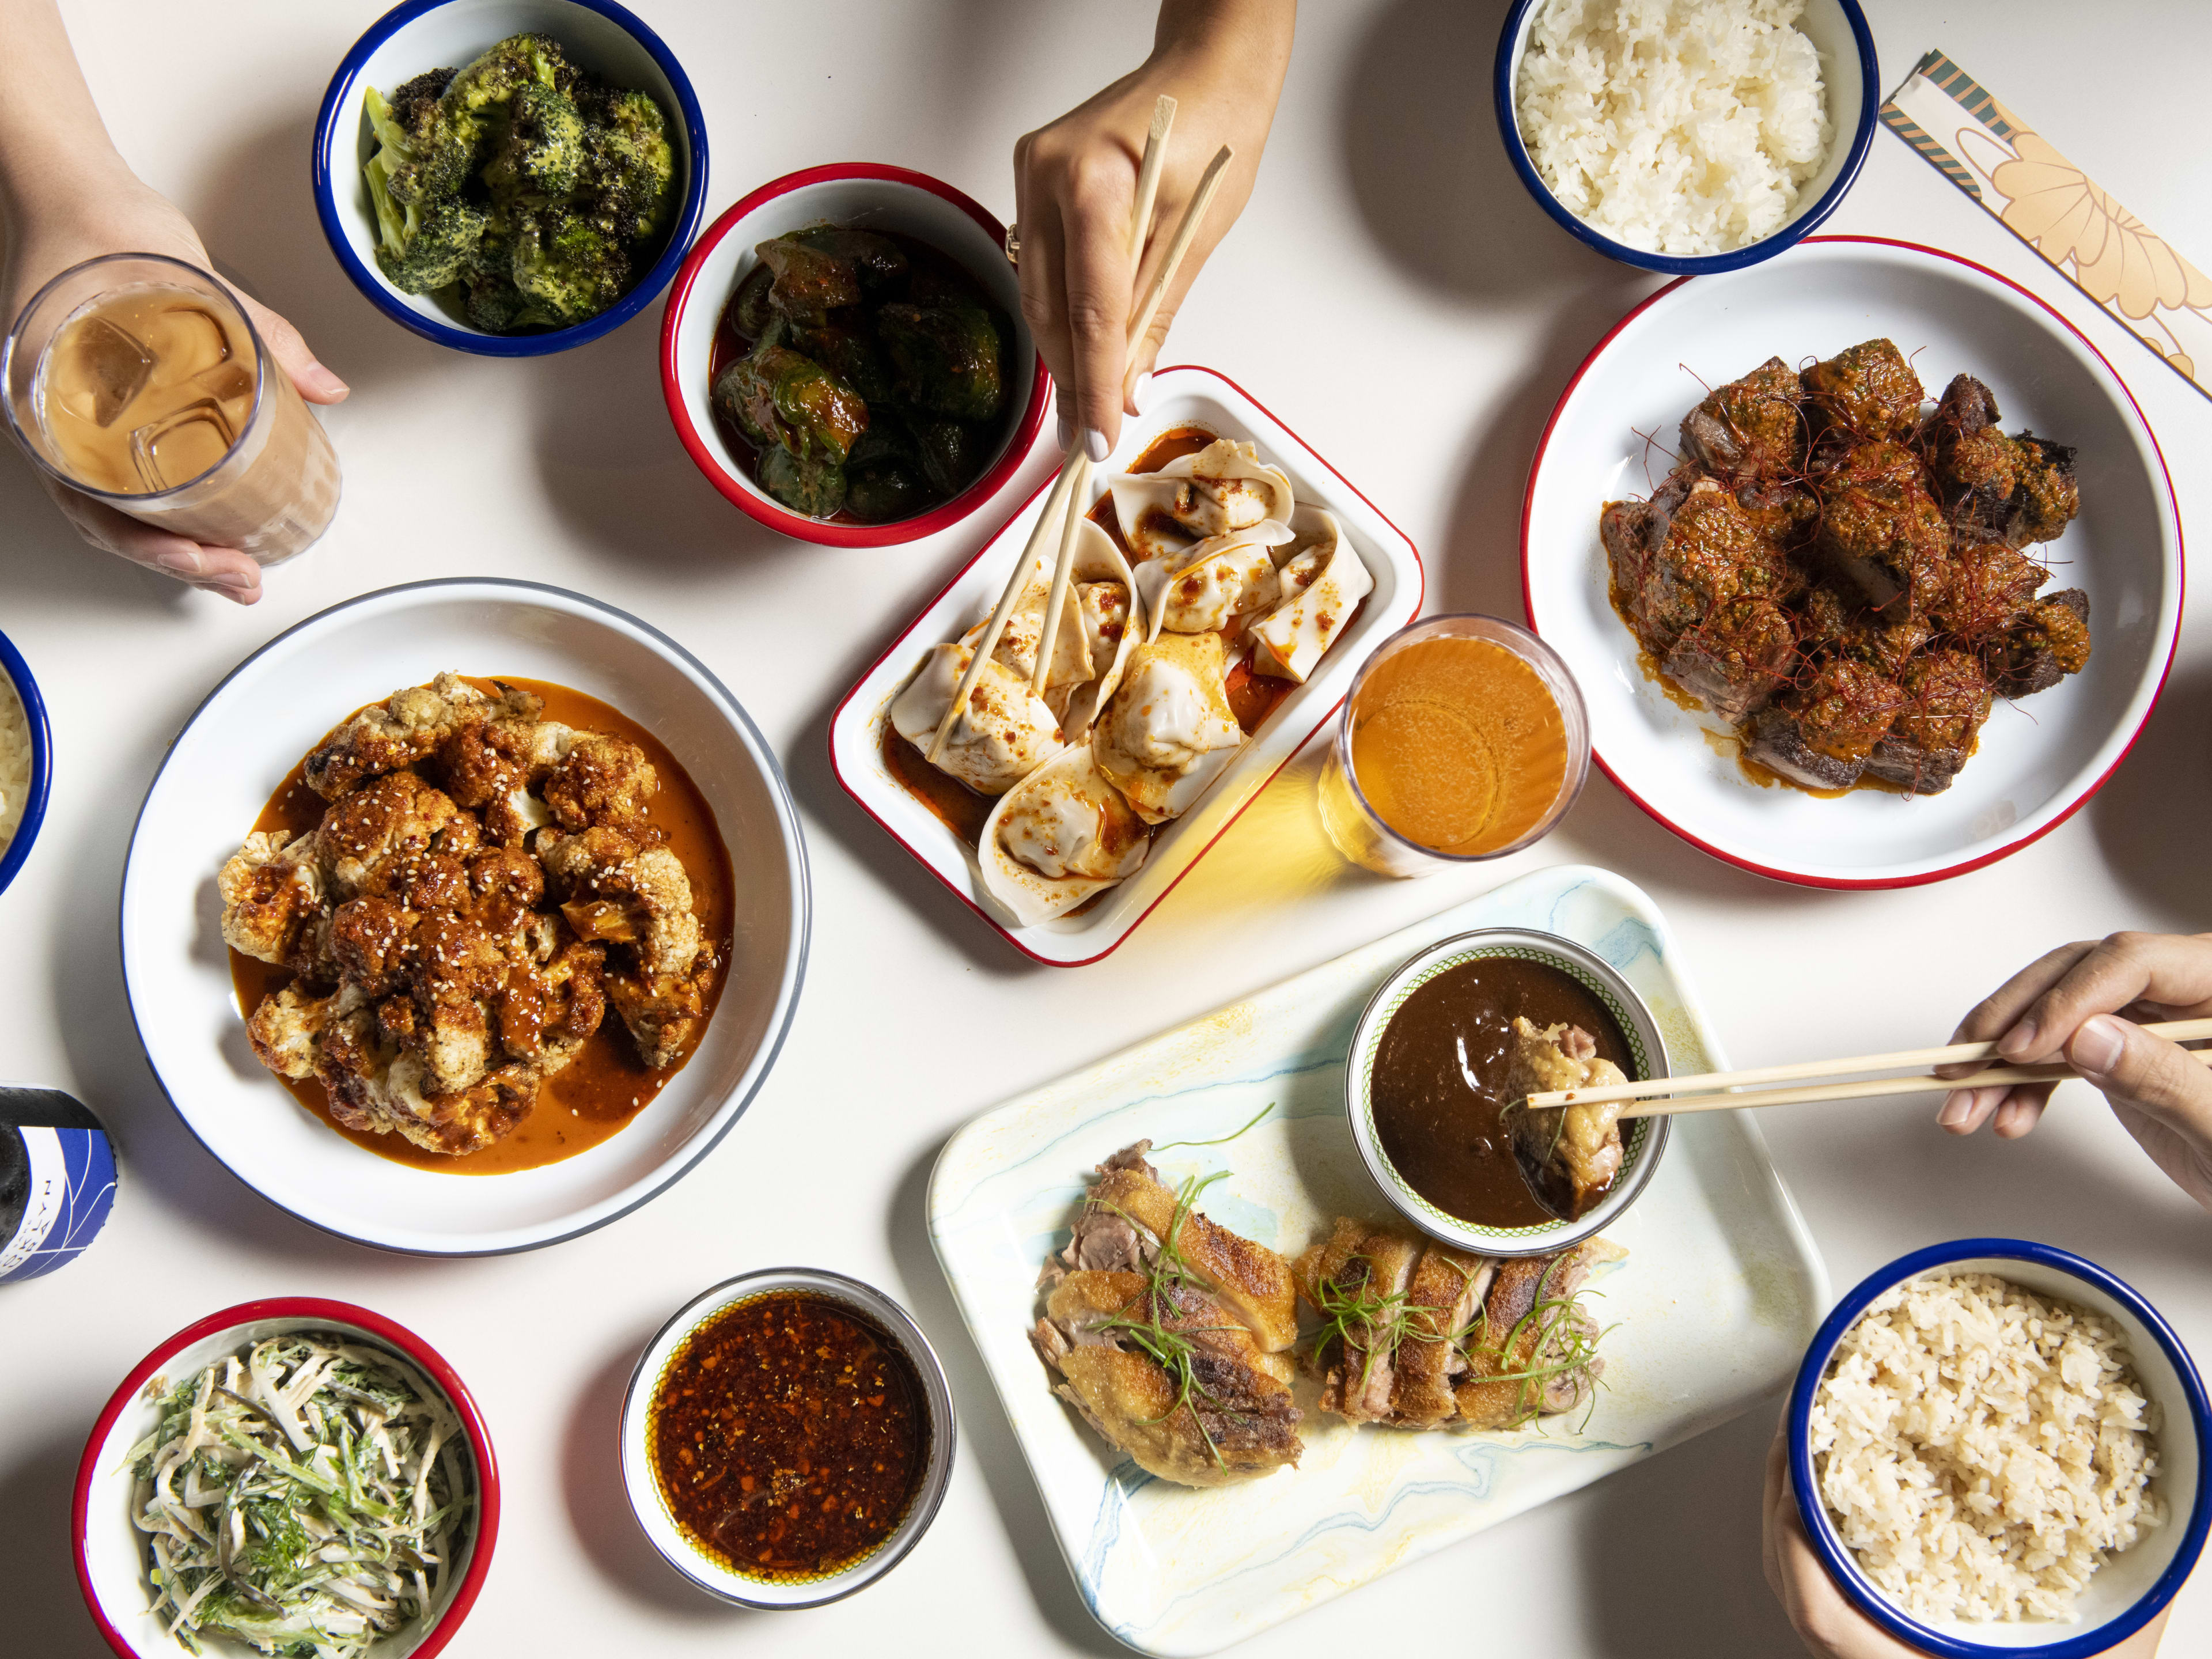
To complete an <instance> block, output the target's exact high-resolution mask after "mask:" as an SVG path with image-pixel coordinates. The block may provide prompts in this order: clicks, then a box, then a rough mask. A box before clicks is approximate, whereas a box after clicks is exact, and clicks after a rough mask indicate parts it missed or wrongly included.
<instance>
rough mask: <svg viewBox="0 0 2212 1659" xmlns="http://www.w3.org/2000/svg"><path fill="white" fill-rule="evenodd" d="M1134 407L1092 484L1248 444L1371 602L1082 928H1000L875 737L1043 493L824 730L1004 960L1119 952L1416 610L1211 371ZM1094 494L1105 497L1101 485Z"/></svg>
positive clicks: (992, 581) (1341, 513)
mask: <svg viewBox="0 0 2212 1659" xmlns="http://www.w3.org/2000/svg"><path fill="white" fill-rule="evenodd" d="M1145 404H1146V407H1145V413H1144V416H1142V418H1140V419H1137V420H1130V421H1124V422H1122V423H1121V442H1120V444H1119V446H1118V447H1116V448H1115V452H1114V453H1113V454H1112V455H1110V456H1109V457H1108V458H1107V460H1106V464H1105V466H1104V469H1103V471H1107V472H1115V471H1121V469H1122V468H1124V467H1127V465H1129V463H1130V462H1131V461H1133V460H1134V459H1136V458H1137V457H1138V456H1139V455H1140V454H1142V453H1144V450H1145V448H1146V446H1147V445H1148V444H1150V443H1151V442H1152V440H1153V439H1154V438H1156V437H1158V435H1160V434H1161V433H1163V432H1165V431H1168V430H1170V428H1175V427H1179V426H1188V425H1191V424H1194V423H1195V424H1197V425H1200V426H1203V427H1206V428H1209V429H1210V430H1212V431H1213V432H1215V433H1217V434H1218V435H1220V436H1222V437H1225V438H1237V439H1241V440H1243V441H1249V442H1251V443H1254V444H1256V445H1258V446H1259V449H1260V454H1261V459H1263V460H1267V461H1270V462H1273V464H1274V465H1277V466H1279V467H1281V468H1282V469H1283V471H1285V472H1287V473H1289V474H1290V477H1291V485H1292V487H1293V488H1294V489H1296V491H1297V498H1298V500H1299V501H1304V502H1310V503H1312V504H1314V505H1316V506H1319V507H1327V508H1328V510H1329V511H1330V512H1332V513H1334V514H1336V517H1337V520H1338V522H1339V523H1340V525H1341V526H1342V527H1343V530H1344V534H1345V538H1346V541H1347V543H1348V544H1350V545H1351V546H1352V548H1353V549H1354V550H1356V551H1357V552H1358V554H1359V556H1360V557H1361V558H1362V559H1364V561H1366V564H1367V568H1368V571H1369V573H1370V574H1371V575H1373V577H1374V578H1375V590H1374V592H1372V593H1370V594H1369V595H1368V598H1367V601H1366V606H1365V608H1364V610H1363V611H1361V612H1360V613H1359V616H1358V620H1356V621H1355V622H1354V623H1352V626H1351V627H1350V628H1348V629H1346V630H1345V632H1344V634H1343V635H1342V636H1341V637H1340V638H1339V639H1338V640H1337V641H1336V643H1335V644H1334V645H1333V646H1331V647H1329V651H1328V655H1327V656H1326V657H1324V658H1322V661H1321V665H1320V666H1319V667H1318V668H1316V670H1315V671H1314V673H1313V677H1312V678H1310V679H1309V680H1308V681H1307V682H1306V683H1305V684H1304V685H1302V686H1300V687H1298V688H1297V690H1295V691H1293V692H1291V694H1290V696H1287V697H1285V698H1284V699H1283V701H1282V702H1280V703H1279V704H1278V705H1277V706H1276V708H1275V710H1274V712H1273V714H1269V715H1268V717H1267V720H1265V721H1264V722H1262V724H1261V726H1260V729H1259V730H1258V731H1257V732H1254V733H1253V734H1252V737H1251V738H1250V740H1249V741H1248V742H1247V743H1246V744H1245V745H1244V747H1243V749H1242V750H1238V751H1237V758H1236V760H1235V761H1234V762H1233V763H1231V764H1230V766H1229V767H1227V768H1226V769H1225V770H1224V771H1223V772H1222V774H1221V775H1220V776H1219V777H1218V778H1216V779H1215V780H1214V781H1213V783H1212V787H1209V788H1208V789H1207V790H1206V793H1204V794H1203V795H1201V796H1200V797H1199V799H1198V804H1197V805H1195V806H1194V807H1192V808H1191V810H1190V811H1188V812H1187V813H1185V814H1184V815H1183V816H1182V817H1180V818H1178V819H1176V821H1175V822H1174V823H1171V824H1170V825H1169V826H1168V827H1167V828H1166V829H1164V830H1162V831H1161V832H1160V834H1159V836H1158V838H1156V839H1155V840H1154V841H1153V842H1152V851H1151V853H1150V854H1148V855H1147V856H1146V860H1145V865H1144V867H1143V868H1142V869H1140V870H1139V871H1138V872H1137V873H1136V874H1135V875H1133V876H1132V877H1130V878H1128V879H1127V881H1125V882H1122V883H1121V884H1120V885H1119V886H1116V887H1112V888H1109V889H1108V890H1106V891H1105V892H1104V893H1103V895H1101V896H1100V897H1099V898H1098V899H1097V901H1096V902H1094V903H1093V904H1092V905H1091V908H1089V909H1088V910H1085V911H1084V912H1083V913H1081V914H1080V915H1070V916H1063V917H1060V919H1059V920H1058V921H1048V922H1046V923H1043V924H1042V925H1041V926H1038V927H1008V926H1007V925H1006V923H1005V921H1003V920H1001V918H1000V916H999V915H997V914H996V913H995V911H994V909H993V908H992V907H991V905H990V903H989V902H988V901H987V899H986V898H985V897H984V896H983V890H982V884H981V876H980V874H979V872H978V870H977V867H976V863H975V848H973V847H972V846H969V844H968V843H966V842H963V841H961V840H960V839H959V838H958V837H957V836H954V835H953V833H952V832H951V830H950V829H947V828H946V827H945V823H944V822H943V821H942V820H941V819H939V818H938V817H936V816H935V814H933V812H931V811H930V810H929V808H928V807H927V806H926V805H923V804H922V803H921V801H919V800H917V799H915V797H914V796H913V795H911V794H909V793H908V792H907V790H906V788H905V787H904V786H903V785H902V784H901V783H900V782H899V781H898V780H897V779H896V778H894V777H893V776H892V775H890V770H889V769H887V768H886V767H885V766H884V757H883V748H882V744H883V736H884V720H885V719H886V717H887V715H888V714H889V711H890V704H891V700H892V699H893V698H894V697H896V696H897V695H898V694H899V692H900V690H902V689H903V688H904V686H905V684H906V683H907V681H908V679H910V678H913V675H914V671H915V669H916V668H918V667H920V666H921V659H922V658H923V656H924V655H926V654H927V652H928V650H929V648H930V647H932V646H933V645H935V644H937V643H938V642H939V641H941V640H954V639H957V638H959V637H960V635H962V634H963V633H964V632H965V631H966V630H967V629H968V628H969V625H970V624H971V623H974V622H975V621H976V620H978V619H979V618H981V617H983V616H984V615H986V614H987V613H988V611H989V610H990V608H991V606H992V605H994V603H995V602H996V601H997V599H998V597H999V592H1000V589H1001V588H1003V587H1004V586H1006V577H1007V574H1008V573H1009V572H1010V571H1011V570H1012V568H1013V564H1014V562H1015V561H1016V560H1017V559H1018V558H1019V557H1020V556H1021V554H1022V550H1023V549H1024V547H1025V546H1027V545H1028V544H1029V536H1030V530H1031V528H1032V527H1033V526H1035V525H1036V519H1037V514H1038V513H1040V512H1042V510H1043V495H1044V493H1045V492H1044V489H1043V487H1042V486H1040V487H1039V488H1038V489H1037V491H1036V494H1035V495H1031V496H1030V499H1029V500H1028V501H1024V503H1023V504H1022V506H1021V508H1020V510H1019V511H1018V512H1017V513H1015V514H1014V516H1013V517H1012V518H1011V519H1009V520H1007V521H1006V524H1005V525H1003V526H1000V530H999V532H998V533H997V534H996V535H994V536H993V537H992V538H991V539H990V540H989V541H987V542H986V543H985V544H983V548H982V550H981V552H979V553H977V554H976V556H975V557H974V558H973V559H971V560H970V561H969V562H968V563H967V565H966V566H964V567H963V568H962V569H961V571H960V572H959V574H957V575H956V576H954V577H953V579H952V580H951V582H950V583H948V584H947V585H946V586H945V589H944V591H943V592H940V593H939V594H938V596H937V597H936V599H933V600H932V601H931V602H930V604H929V606H928V608H927V610H925V611H923V612H922V613H921V615H920V616H919V617H915V620H914V622H913V623H912V625H911V626H909V627H908V629H906V631H905V632H904V633H902V634H901V635H899V637H898V640H897V642H896V643H895V644H894V645H893V646H892V647H891V648H890V650H889V651H887V652H885V653H884V655H883V656H882V657H881V658H879V659H878V660H877V662H876V664H875V665H874V666H873V667H872V668H871V669H869V670H868V671H867V672H866V674H864V675H863V676H861V678H860V684H857V685H855V686H854V688H853V689H852V690H850V691H848V693H846V695H845V700H844V702H842V703H840V704H839V705H838V706H837V713H836V717H835V718H834V719H833V720H832V721H831V722H830V727H829V760H830V764H831V765H832V766H833V767H834V768H835V769H836V773H837V781H839V782H840V783H842V785H844V787H845V793H848V794H849V795H850V796H852V797H853V799H854V800H857V801H858V802H860V805H861V806H862V807H864V808H865V809H866V811H867V812H868V815H869V816H870V817H872V818H874V819H875V820H876V822H877V823H880V824H882V825H883V826H884V829H887V830H888V831H890V835H891V836H892V838H893V839H894V840H896V841H897V842H899V843H900V845H902V846H903V847H904V848H906V849H907V850H908V852H910V853H912V854H914V855H915V857H916V858H918V859H920V860H921V861H922V863H924V864H925V865H927V866H928V867H929V869H930V870H931V872H933V873H934V874H935V875H936V877H937V878H938V879H939V881H942V882H943V883H944V884H945V885H946V886H947V887H949V888H951V890H952V891H953V893H954V895H955V896H957V897H958V898H959V899H960V900H961V902H963V903H965V904H966V905H967V906H968V907H969V908H970V909H972V910H974V911H975V914H976V915H979V916H981V917H982V918H983V920H984V921H986V922H987V923H989V924H990V925H991V926H992V927H995V928H997V929H998V931H999V932H1000V933H1002V934H1004V935H1005V936H1006V939H1008V940H1009V941H1010V942H1011V943H1012V945H1013V946H1014V948H1015V949H1017V950H1018V951H1021V952H1022V953H1023V954H1024V955H1025V956H1028V957H1031V958H1033V959H1034V960H1036V961H1038V962H1042V963H1050V964H1052V965H1053V966H1054V967H1061V968H1074V967H1080V966H1081V965H1082V964H1084V963H1090V962H1096V961H1097V960H1098V958H1099V957H1103V956H1104V955H1105V954H1106V953H1107V952H1108V951H1111V950H1113V949H1114V948H1115V946H1116V945H1120V944H1121V941H1122V940H1123V939H1127V937H1128V936H1129V934H1130V933H1131V931H1132V930H1133V929H1134V928H1135V927H1136V926H1137V924H1138V923H1139V922H1140V921H1143V920H1144V919H1145V918H1146V916H1147V915H1150V914H1151V913H1152V907H1153V906H1155V905H1157V904H1158V902H1160V901H1161V900H1162V899H1163V898H1164V897H1166V896H1167V895H1168V892H1169V890H1170V889H1172V888H1173V887H1174V886H1175V884H1176V883H1177V882H1179V881H1181V880H1182V878H1183V875H1184V873H1185V872H1188V870H1189V868H1190V867H1191V866H1192V865H1194V864H1195V863H1197V862H1198V860H1200V858H1202V857H1204V856H1205V854H1206V849H1207V848H1210V847H1212V845H1213V843H1214V842H1217V841H1218V840H1219V839H1220V838H1221V835H1222V832H1223V831H1225V829H1228V828H1229V826H1230V825H1231V823H1234V822H1235V821H1236V819H1237V814H1239V813H1240V812H1242V811H1243V810H1244V809H1245V807H1247V806H1248V805H1250V804H1251V801H1252V798H1253V797H1254V796H1255V795H1256V794H1258V793H1260V791H1261V789H1263V788H1265V787H1267V781H1268V780H1269V779H1270V778H1272V777H1273V776H1274V775H1275V774H1276V773H1278V772H1279V771H1281V770H1282V769H1283V768H1284V766H1285V765H1286V764H1288V763H1289V761H1290V759H1291V757H1292V756H1293V755H1295V754H1297V751H1298V750H1300V749H1301V748H1303V747H1304V744H1305V743H1306V740H1307V739H1308V738H1311V737H1312V736H1313V735H1314V734H1315V733H1316V732H1319V731H1320V730H1321V729H1322V727H1323V726H1326V725H1327V724H1328V720H1329V717H1330V716H1331V715H1332V714H1334V713H1335V712H1336V710H1337V708H1339V707H1340V705H1341V704H1342V703H1343V702H1344V699H1345V696H1346V692H1347V691H1349V690H1350V689H1351V685H1352V677H1353V675H1354V674H1355V673H1357V672H1358V668H1359V665H1360V664H1361V663H1362V662H1363V661H1364V660H1365V659H1366V657H1367V654H1368V653H1370V652H1371V651H1372V650H1374V649H1375V647H1376V646H1377V645H1380V644H1381V643H1382V642H1383V641H1384V640H1386V639H1388V638H1389V636H1390V635H1393V634H1395V633H1396V632H1397V631H1398V630H1399V629H1401V628H1403V627H1404V626H1405V625H1406V624H1407V623H1409V622H1411V621H1413V618H1414V617H1415V616H1417V615H1419V611H1420V609H1421V593H1422V584H1423V580H1424V578H1423V575H1422V571H1421V556H1420V555H1419V553H1418V552H1416V551H1415V550H1414V548H1413V543H1412V542H1410V541H1409V540H1407V538H1406V533H1405V532H1403V531H1401V530H1400V529H1399V528H1398V526H1395V525H1394V524H1392V523H1391V522H1390V520H1388V519H1386V518H1384V517H1383V514H1382V513H1381V512H1380V511H1378V510H1377V509H1376V507H1375V504H1374V503H1373V502H1371V501H1369V500H1368V499H1367V498H1366V497H1365V496H1364V495H1361V494H1360V493H1359V492H1358V490H1357V489H1353V488H1352V485H1351V484H1350V483H1347V482H1346V480H1345V478H1344V477H1343V475H1342V474H1341V473H1340V472H1338V471H1337V470H1336V469H1335V468H1334V467H1333V466H1331V465H1329V464H1328V462H1327V461H1325V460H1323V459H1322V458H1321V457H1320V456H1318V455H1316V454H1315V453H1314V452H1313V451H1312V450H1310V449H1309V448H1308V447H1306V445H1305V442H1304V440H1302V439H1300V438H1299V437H1298V436H1297V435H1296V434H1295V433H1293V432H1292V431H1291V429H1290V428H1288V427H1286V426H1285V425H1284V424H1283V423H1282V422H1280V421H1278V420H1277V419H1276V418H1275V417H1274V416H1273V415H1271V414H1269V413H1268V412H1267V410H1265V409H1262V408H1261V406H1260V405H1259V404H1256V403H1255V402H1254V401H1253V400H1252V399H1251V398H1250V397H1249V396H1248V395H1247V394H1246V392H1244V390H1243V387H1241V386H1237V385H1236V384H1235V383H1234V382H1233V381H1231V380H1228V379H1227V378H1225V376H1223V375H1220V374H1216V373H1215V372H1214V371H1213V370H1212V369H1210V368H1195V367H1193V366H1190V365H1181V366H1178V367H1176V368H1164V369H1161V370H1159V371H1158V373H1156V374H1154V375H1153V376H1152V387H1151V390H1150V392H1148V393H1147V395H1146V400H1145ZM1099 488H1100V493H1103V484H1102V485H1101V486H1100V487H1099ZM1086 505H1088V503H1086ZM900 740H901V739H899V738H896V737H894V738H892V741H893V742H898V741H900Z"/></svg>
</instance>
